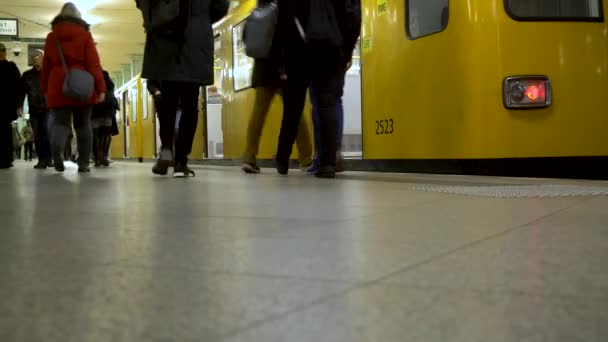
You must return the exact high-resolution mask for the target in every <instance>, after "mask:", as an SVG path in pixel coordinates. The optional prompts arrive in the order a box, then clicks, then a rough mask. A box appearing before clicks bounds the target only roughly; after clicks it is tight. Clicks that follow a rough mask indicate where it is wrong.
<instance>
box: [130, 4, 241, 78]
mask: <svg viewBox="0 0 608 342" xmlns="http://www.w3.org/2000/svg"><path fill="white" fill-rule="evenodd" d="M144 1H149V0H136V4H137V7H138V8H145V6H143V5H144V4H145V3H144ZM229 6H230V3H229V1H228V0H190V15H189V16H188V17H189V19H188V23H187V25H186V27H185V30H184V31H183V32H180V33H174V34H164V33H157V32H148V33H147V35H146V46H145V50H144V65H143V70H142V77H144V78H146V79H152V80H158V81H177V82H188V83H197V84H201V85H210V84H213V50H214V49H213V28H212V24H213V23H214V22H216V21H219V20H220V19H222V18H223V17H224V16H225V15H226V14H227V13H228V8H229Z"/></svg>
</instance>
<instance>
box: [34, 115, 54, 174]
mask: <svg viewBox="0 0 608 342" xmlns="http://www.w3.org/2000/svg"><path fill="white" fill-rule="evenodd" d="M48 117H49V114H48V113H46V112H43V113H35V114H33V115H31V118H32V129H33V130H34V142H35V144H36V154H37V155H38V164H37V166H38V168H46V167H47V166H49V164H50V163H51V152H50V146H49V134H48Z"/></svg>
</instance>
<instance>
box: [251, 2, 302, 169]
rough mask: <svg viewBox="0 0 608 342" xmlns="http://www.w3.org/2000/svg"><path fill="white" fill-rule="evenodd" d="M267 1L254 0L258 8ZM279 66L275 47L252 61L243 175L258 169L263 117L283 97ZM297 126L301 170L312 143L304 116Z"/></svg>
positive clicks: (277, 49)
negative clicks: (251, 100)
mask: <svg viewBox="0 0 608 342" xmlns="http://www.w3.org/2000/svg"><path fill="white" fill-rule="evenodd" d="M271 2H273V0H258V6H265V5H268V4H269V3H271ZM246 34H247V31H245V32H244V35H246ZM280 67H281V64H280V50H279V48H278V47H277V46H276V44H273V48H272V49H271V52H270V56H269V58H267V59H256V60H255V61H254V64H253V74H252V77H251V86H252V88H255V103H254V105H253V108H252V113H251V116H250V117H249V126H248V127H247V146H246V147H245V153H244V155H243V165H242V167H241V169H242V170H243V171H244V172H245V173H260V168H259V167H258V166H257V165H256V157H257V154H258V150H259V147H260V138H261V137H262V130H263V129H264V123H265V121H266V116H267V115H268V111H269V110H270V105H271V104H272V100H273V99H274V97H275V95H277V94H278V95H280V96H281V97H283V87H284V85H285V81H283V80H281V72H280V70H279V68H280ZM298 127H299V129H298V135H297V137H296V145H297V146H298V153H299V157H300V167H301V168H303V169H305V168H307V167H308V166H310V165H311V164H312V143H311V141H310V130H309V127H308V124H307V122H306V117H304V116H302V119H301V121H300V125H299V126H298Z"/></svg>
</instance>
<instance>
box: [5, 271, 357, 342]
mask: <svg viewBox="0 0 608 342" xmlns="http://www.w3.org/2000/svg"><path fill="white" fill-rule="evenodd" d="M19 276H20V278H19V279H16V278H13V277H11V278H10V279H4V281H3V282H2V283H1V284H0V299H1V300H0V312H1V313H2V314H1V315H0V327H2V329H0V340H1V341H11V342H13V341H14V342H20V341H28V342H30V341H41V342H53V341H58V342H59V341H61V342H72V341H73V342H88V341H91V342H93V341H95V342H98V341H113V342H114V341H116V342H122V341H124V342H132V341H184V342H187V341H214V340H217V339H218V338H219V337H220V336H222V335H226V334H233V333H235V332H237V331H239V330H240V329H243V328H246V327H247V326H250V325H255V324H256V323H257V322H263V321H264V320H266V319H268V318H271V317H280V316H281V315H283V314H285V313H287V312H289V311H291V310H294V309H297V308H298V307H302V306H307V305H310V304H311V303H314V302H315V301H318V300H320V299H322V298H324V297H328V296H332V295H335V294H336V293H340V292H341V291H344V289H346V288H347V287H348V286H349V285H347V284H343V283H339V282H315V281H302V280H293V279H285V278H263V277H249V276H231V275H221V274H211V273H191V272H182V271H169V270H160V269H141V268H117V267H96V268H74V269H71V270H63V271H59V272H58V271H56V270H53V271H51V270H44V269H41V270H37V271H36V272H23V273H21V274H19Z"/></svg>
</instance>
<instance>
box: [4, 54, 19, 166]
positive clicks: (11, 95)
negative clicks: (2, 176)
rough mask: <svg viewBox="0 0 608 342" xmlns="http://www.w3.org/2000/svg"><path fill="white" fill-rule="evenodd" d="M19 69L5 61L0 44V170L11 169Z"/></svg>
mask: <svg viewBox="0 0 608 342" xmlns="http://www.w3.org/2000/svg"><path fill="white" fill-rule="evenodd" d="M20 77H21V75H20V73H19V68H17V65H16V64H15V63H13V62H9V61H7V60H6V46H5V45H4V44H2V43H0V169H9V168H11V167H13V160H14V147H13V125H12V122H13V121H14V120H16V119H17V109H18V108H19V107H21V104H20V103H19V98H20V96H19V89H20V86H19V85H20Z"/></svg>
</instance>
